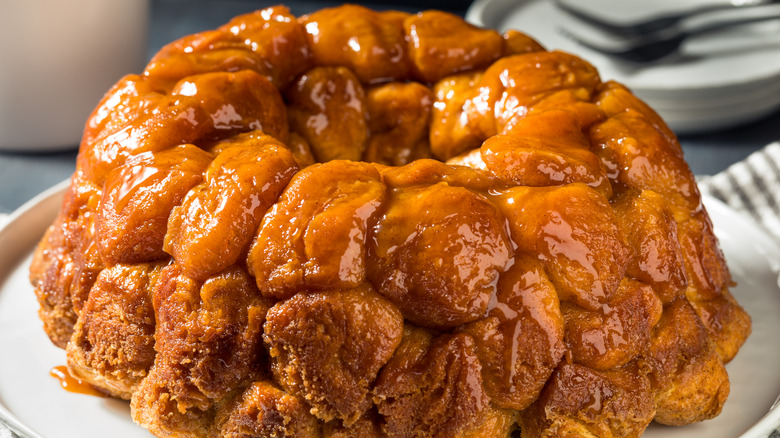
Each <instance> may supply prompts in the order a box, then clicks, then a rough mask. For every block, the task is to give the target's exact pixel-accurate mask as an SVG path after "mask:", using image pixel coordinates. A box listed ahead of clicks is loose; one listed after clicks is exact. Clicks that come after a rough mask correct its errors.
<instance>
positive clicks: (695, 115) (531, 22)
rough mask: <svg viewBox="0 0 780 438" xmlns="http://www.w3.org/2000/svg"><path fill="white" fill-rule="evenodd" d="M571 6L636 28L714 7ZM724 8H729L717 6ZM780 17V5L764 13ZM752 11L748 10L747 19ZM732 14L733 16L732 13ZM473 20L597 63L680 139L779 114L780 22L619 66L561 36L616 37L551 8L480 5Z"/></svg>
mask: <svg viewBox="0 0 780 438" xmlns="http://www.w3.org/2000/svg"><path fill="white" fill-rule="evenodd" d="M562 1H567V2H568V3H570V4H571V5H572V7H576V8H579V9H582V10H583V11H585V12H588V13H589V14H594V15H600V16H601V17H603V18H605V19H607V20H610V21H613V22H627V23H630V22H632V21H636V20H638V19H640V18H641V17H648V16H652V15H654V14H656V13H658V12H659V11H661V10H665V11H673V10H680V9H686V8H691V7H695V6H696V5H700V4H703V3H713V2H715V0H707V1H704V0H699V1H697V0H683V1H680V0H659V1H653V2H647V1H639V0H632V1H625V0H623V1H618V0H591V1H588V2H578V3H575V2H574V1H573V0H562ZM717 1H719V2H721V3H722V2H723V0H717ZM763 8H773V9H771V10H772V11H775V10H780V5H770V6H764V7H763ZM755 11H757V9H755V8H754V9H753V11H747V10H741V11H738V13H740V14H744V13H746V12H750V13H756V12H755ZM732 13H733V12H732ZM724 14H725V13H723V12H718V13H711V14H708V15H706V16H704V17H697V18H695V19H693V21H691V22H686V23H685V25H686V26H696V25H698V24H701V23H706V22H707V21H706V20H710V21H712V20H716V19H721V18H723V17H724V16H725V15H724ZM466 19H467V20H469V21H470V22H472V23H474V24H477V25H479V26H485V27H491V28H497V29H499V30H502V31H503V30H506V29H519V30H521V31H523V32H525V33H527V34H528V35H530V36H531V37H533V38H535V39H536V40H538V41H539V42H540V43H541V44H542V45H544V46H545V47H546V48H547V49H549V50H563V51H566V52H570V53H574V54H577V55H579V56H581V57H583V58H584V59H586V60H587V61H588V62H590V63H592V64H593V65H594V66H595V67H596V68H597V69H598V70H599V73H600V74H601V78H602V80H605V81H606V80H616V81H618V82H621V83H623V84H625V85H626V86H628V87H629V88H631V90H632V91H633V92H634V93H635V94H637V96H639V97H640V98H641V99H643V100H644V101H646V102H647V103H648V104H649V105H650V106H652V107H653V108H654V109H656V111H658V112H659V113H660V114H661V116H662V117H663V118H664V120H666V122H667V123H668V124H669V125H670V126H671V128H672V129H673V130H675V132H677V133H678V134H692V133H701V132H707V131H712V130H722V129H725V128H729V127H733V126H738V125H741V124H744V123H747V122H750V121H753V120H756V119H759V118H761V117H763V116H766V115H767V114H770V113H772V112H773V111H774V110H776V109H777V108H779V107H780V20H773V21H768V22H762V23H756V24H752V25H746V26H739V27H735V28H730V29H727V30H724V31H721V32H718V33H716V34H710V35H702V36H698V37H694V38H691V39H690V40H688V41H686V43H685V44H684V45H683V47H682V49H681V52H680V55H679V56H675V57H670V58H669V59H668V60H662V61H659V62H656V63H652V64H636V63H630V62H625V61H618V60H615V59H613V58H610V57H608V56H606V55H603V54H601V53H597V52H595V51H592V50H589V49H587V48H585V47H582V46H580V45H579V44H577V43H576V42H574V41H573V40H571V39H569V38H568V37H567V36H565V34H564V33H563V32H562V30H563V29H565V30H566V31H567V32H570V33H572V34H575V35H577V36H579V37H582V38H587V39H588V40H590V41H593V42H595V43H598V42H602V43H613V44H614V42H615V37H612V36H609V35H607V34H606V33H604V32H602V31H599V30H598V29H595V28H593V27H591V26H589V25H586V24H584V23H582V22H580V21H579V20H578V19H576V18H574V17H572V16H571V15H569V14H567V13H566V12H564V11H562V10H560V9H558V8H557V7H556V6H555V3H554V2H553V1H550V0H520V1H518V0H477V1H475V2H474V3H473V4H472V6H471V7H470V8H469V10H468V12H467V14H466Z"/></svg>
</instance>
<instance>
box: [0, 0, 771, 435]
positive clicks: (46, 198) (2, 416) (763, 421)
mask: <svg viewBox="0 0 780 438" xmlns="http://www.w3.org/2000/svg"><path fill="white" fill-rule="evenodd" d="M479 1H484V0H477V2H479ZM69 186H70V180H69V179H66V180H64V181H62V182H60V183H58V184H56V185H54V186H52V187H50V188H48V189H46V190H44V191H43V192H41V193H40V194H38V195H36V196H35V197H33V198H32V199H30V200H29V201H27V202H25V203H24V204H23V205H22V206H21V207H19V208H18V209H17V210H15V211H14V212H13V213H12V214H11V215H10V216H9V217H8V220H7V221H6V222H5V223H4V224H2V225H0V246H2V243H4V239H5V238H7V237H8V233H10V232H12V231H14V229H15V228H21V227H23V226H24V228H28V229H27V231H26V234H28V235H29V234H32V235H33V236H35V240H34V242H33V245H30V244H27V245H25V241H29V240H30V239H24V238H21V239H15V243H14V244H15V245H16V246H15V248H19V247H21V248H22V251H26V252H27V253H29V251H32V250H33V249H34V245H35V243H37V240H38V239H40V235H41V234H42V233H43V232H44V231H45V229H46V228H47V227H48V225H49V224H50V223H51V220H52V215H55V216H56V214H57V211H59V205H60V204H61V202H62V198H63V196H64V195H65V192H66V190H67V189H68V187H69ZM702 203H703V205H704V207H705V209H706V210H707V211H708V215H709V216H712V215H713V213H715V214H717V215H719V216H721V215H722V216H728V217H729V218H730V219H731V220H733V221H738V222H747V223H748V224H749V225H751V227H750V228H751V229H752V230H753V232H755V233H758V234H759V235H761V236H762V237H764V238H763V239H762V240H760V241H757V242H752V243H753V244H755V245H756V246H758V247H761V248H762V249H763V250H764V251H765V252H764V253H763V254H762V255H763V256H765V255H769V254H773V255H775V257H776V260H774V262H775V263H776V264H777V266H780V243H778V242H776V241H775V239H774V238H773V237H771V236H770V235H769V234H768V233H767V232H766V231H765V230H764V229H763V228H762V227H760V226H752V225H753V224H754V221H753V220H752V219H751V218H750V217H749V216H747V215H745V214H743V213H741V212H739V211H737V210H735V209H733V208H732V207H730V206H728V205H727V204H725V203H724V202H722V201H720V200H719V199H717V198H715V197H713V196H711V195H709V194H703V195H702ZM30 218H32V219H33V220H32V221H30V222H28V219H30ZM34 219H38V220H34ZM30 223H33V224H36V225H38V227H37V228H35V229H29V228H30V225H29V224H30ZM41 223H44V224H46V225H45V226H44V227H43V228H41V227H40V224H41ZM715 228H717V224H715ZM9 230H10V231H9ZM17 234H18V236H17V237H19V236H22V235H23V234H25V233H17ZM22 237H24V236H22ZM28 237H29V236H28ZM8 253H14V254H13V255H18V253H19V249H16V250H12V251H8V252H7V253H6V255H5V256H3V253H2V252H0V284H2V283H3V282H5V281H6V280H7V277H8V273H9V272H12V271H13V270H14V269H16V266H17V265H18V263H20V262H22V261H23V260H24V259H21V260H17V262H16V263H13V267H12V268H10V269H3V265H4V264H5V265H7V264H8V263H7V260H8V259H10V258H11V255H8ZM778 286H780V278H778ZM0 420H2V422H3V423H4V425H5V426H7V427H9V428H10V429H11V430H12V431H13V432H15V433H17V434H18V435H20V436H21V437H23V438H46V437H44V436H42V435H41V434H39V433H38V432H36V431H35V430H34V429H33V428H32V427H31V426H29V425H27V424H25V423H23V422H22V421H21V420H20V419H19V418H17V417H16V416H15V415H14V414H13V413H12V412H10V411H9V410H8V409H7V408H6V406H5V404H4V402H3V400H2V399H0ZM778 428H780V394H778V396H777V399H776V400H775V402H774V404H773V405H772V406H771V407H770V408H769V410H768V411H767V412H766V413H765V414H764V415H763V416H762V417H761V418H760V419H759V420H758V421H756V422H755V423H754V424H753V425H751V426H750V427H749V428H748V429H747V430H746V431H745V432H743V433H742V434H741V435H739V436H738V437H736V438H766V437H768V436H769V434H770V433H772V432H773V431H774V430H776V429H778Z"/></svg>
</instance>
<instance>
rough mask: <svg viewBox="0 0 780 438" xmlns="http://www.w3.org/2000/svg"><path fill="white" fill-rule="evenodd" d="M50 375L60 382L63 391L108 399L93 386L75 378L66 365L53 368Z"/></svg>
mask: <svg viewBox="0 0 780 438" xmlns="http://www.w3.org/2000/svg"><path fill="white" fill-rule="evenodd" d="M49 375H51V376H52V377H54V378H56V379H57V380H59V381H60V386H62V389H64V390H66V391H68V392H73V393H76V394H86V395H92V396H95V397H106V394H104V393H103V392H100V391H99V390H98V389H97V388H95V387H94V386H92V385H91V384H89V383H87V382H85V381H83V380H81V379H79V378H77V377H74V376H73V375H72V374H71V373H70V371H68V367H67V366H65V365H58V366H56V367H54V368H52V369H51V371H49Z"/></svg>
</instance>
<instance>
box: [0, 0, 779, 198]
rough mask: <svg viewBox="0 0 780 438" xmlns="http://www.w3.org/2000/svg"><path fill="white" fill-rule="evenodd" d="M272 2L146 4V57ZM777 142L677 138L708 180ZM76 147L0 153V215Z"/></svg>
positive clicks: (42, 183)
mask: <svg viewBox="0 0 780 438" xmlns="http://www.w3.org/2000/svg"><path fill="white" fill-rule="evenodd" d="M276 3H278V2H262V1H250V0H152V4H151V6H152V7H151V17H150V25H149V40H148V41H149V56H150V57H151V55H152V54H154V53H155V52H156V51H157V50H159V49H160V47H162V46H163V45H164V44H165V43H167V42H169V41H173V40H175V39H177V38H179V37H181V36H184V35H187V34H191V33H194V32H198V31H201V30H206V29H212V28H215V27H217V26H219V25H220V24H222V23H224V22H226V21H228V20H229V19H230V18H231V17H233V16H235V15H238V14H240V13H244V12H249V11H252V10H255V9H259V8H263V7H265V6H268V5H271V4H276ZM284 3H285V4H287V5H288V6H289V7H290V9H291V11H292V12H293V14H295V15H302V14H305V13H308V12H311V11H314V10H317V9H321V8H323V7H329V6H334V5H336V4H338V3H340V2H335V1H285V2H284ZM353 3H364V4H366V5H369V6H371V7H374V8H376V9H401V10H407V11H416V10H420V9H426V8H438V9H446V10H449V11H451V12H454V13H457V14H459V15H464V14H465V12H466V9H467V8H468V1H465V0H417V1H413V0H403V1H401V2H393V3H392V4H390V3H381V2H353ZM775 140H780V111H777V112H775V113H774V114H771V115H770V116H768V117H765V118H764V119H762V120H759V121H756V122H754V123H751V124H748V125H745V126H741V127H738V128H735V129H730V130H726V131H721V132H713V133H707V134H701V135H688V136H681V137H680V143H681V144H682V147H683V150H684V151H685V156H686V159H687V161H688V163H689V164H690V166H691V169H692V170H693V172H694V173H695V174H697V175H712V174H715V173H718V172H720V171H721V170H723V169H725V168H726V167H728V166H729V165H730V164H732V163H734V162H737V161H739V160H741V159H743V158H745V157H746V156H748V155H749V154H750V153H752V152H754V151H756V150H757V149H760V148H761V147H762V146H764V145H766V144H768V143H771V142H773V141H775ZM76 148H77V145H73V148H72V149H71V150H67V151H60V152H56V153H35V154H26V153H18V152H15V153H14V152H0V213H10V212H12V211H13V210H15V209H16V208H18V207H19V206H20V205H22V204H23V203H24V202H25V201H27V200H29V199H30V198H32V197H33V196H35V195H36V194H37V193H39V192H41V191H43V190H45V189H46V188H48V187H50V186H52V185H54V184H56V183H58V182H60V181H62V180H64V179H66V178H68V177H70V175H71V173H73V170H74V167H75V158H76Z"/></svg>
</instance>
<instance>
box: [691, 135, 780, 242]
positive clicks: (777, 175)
mask: <svg viewBox="0 0 780 438" xmlns="http://www.w3.org/2000/svg"><path fill="white" fill-rule="evenodd" d="M699 189H700V190H701V191H702V193H704V194H709V195H711V196H713V197H715V198H717V199H719V200H721V201H723V202H724V203H726V204H727V205H729V206H730V207H732V208H733V209H735V210H737V211H739V212H742V213H744V214H746V215H748V216H750V217H752V218H753V219H754V220H755V221H756V222H758V223H759V224H761V225H762V226H763V228H764V229H765V230H766V231H767V232H768V233H769V234H770V235H772V236H773V237H775V238H776V239H777V240H778V242H780V141H776V142H774V143H771V144H769V145H767V146H766V147H764V148H762V149H760V150H758V151H756V152H754V153H752V154H751V155H749V156H748V157H747V158H745V159H744V160H742V161H739V162H737V163H734V164H732V165H731V166H730V167H729V168H728V169H726V170H724V171H723V172H720V173H718V174H717V175H713V176H704V177H701V178H699Z"/></svg>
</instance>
